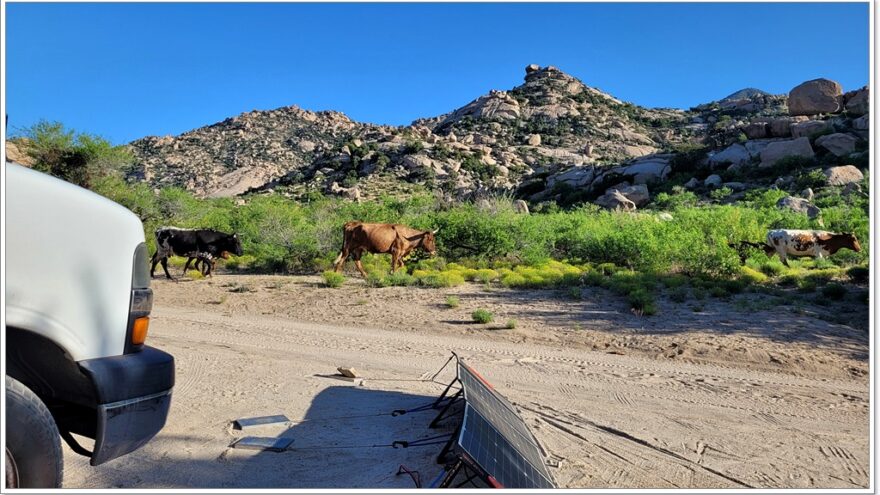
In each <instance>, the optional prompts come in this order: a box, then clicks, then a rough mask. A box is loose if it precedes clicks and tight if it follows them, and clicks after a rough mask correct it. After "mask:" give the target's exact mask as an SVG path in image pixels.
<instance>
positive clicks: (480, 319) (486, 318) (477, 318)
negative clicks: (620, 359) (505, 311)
mask: <svg viewBox="0 0 880 495" xmlns="http://www.w3.org/2000/svg"><path fill="white" fill-rule="evenodd" d="M471 318H472V319H473V320H474V322H476V323H491V322H492V320H493V318H494V316H493V315H492V313H490V312H488V311H486V310H485V309H478V310H476V311H474V312H473V313H471Z"/></svg>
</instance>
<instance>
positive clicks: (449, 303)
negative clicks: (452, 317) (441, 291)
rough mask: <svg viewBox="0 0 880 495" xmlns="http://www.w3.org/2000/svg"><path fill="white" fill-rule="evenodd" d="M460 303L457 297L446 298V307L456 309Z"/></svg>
mask: <svg viewBox="0 0 880 495" xmlns="http://www.w3.org/2000/svg"><path fill="white" fill-rule="evenodd" d="M460 302H461V301H460V300H459V299H458V296H446V307H449V308H457V307H458V305H459V304H460Z"/></svg>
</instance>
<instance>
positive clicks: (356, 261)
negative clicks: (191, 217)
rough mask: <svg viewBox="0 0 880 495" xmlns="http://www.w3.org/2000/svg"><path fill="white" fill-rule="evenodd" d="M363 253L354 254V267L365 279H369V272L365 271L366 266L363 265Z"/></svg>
mask: <svg viewBox="0 0 880 495" xmlns="http://www.w3.org/2000/svg"><path fill="white" fill-rule="evenodd" d="M362 254H363V253H361V252H360V251H358V252H355V253H352V258H354V265H355V266H356V267H357V269H358V271H359V272H361V275H363V277H364V278H367V271H366V270H364V265H362V264H361V255H362Z"/></svg>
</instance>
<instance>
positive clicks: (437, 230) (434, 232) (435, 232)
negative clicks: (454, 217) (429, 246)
mask: <svg viewBox="0 0 880 495" xmlns="http://www.w3.org/2000/svg"><path fill="white" fill-rule="evenodd" d="M437 232H440V227H437V228H436V229H434V230H432V231H431V233H432V234H434V235H437Z"/></svg>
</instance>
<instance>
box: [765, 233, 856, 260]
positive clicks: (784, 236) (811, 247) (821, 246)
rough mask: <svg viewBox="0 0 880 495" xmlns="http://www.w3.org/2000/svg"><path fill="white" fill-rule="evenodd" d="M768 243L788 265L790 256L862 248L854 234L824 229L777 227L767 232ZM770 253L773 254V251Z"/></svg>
mask: <svg viewBox="0 0 880 495" xmlns="http://www.w3.org/2000/svg"><path fill="white" fill-rule="evenodd" d="M767 245H768V246H769V247H772V248H773V249H775V250H776V253H777V254H779V259H780V260H782V264H784V265H785V266H788V257H789V256H811V257H814V258H822V257H824V256H830V255H832V254H834V253H836V252H837V251H839V250H840V249H842V248H847V249H852V250H853V251H855V252H859V251H861V250H862V247H861V246H860V245H859V240H858V239H856V236H855V235H853V234H848V233H847V234H837V233H834V232H826V231H824V230H788V229H776V230H771V231H769V232H767ZM768 255H771V256H772V253H769V254H768Z"/></svg>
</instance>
